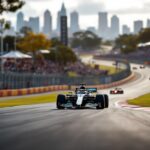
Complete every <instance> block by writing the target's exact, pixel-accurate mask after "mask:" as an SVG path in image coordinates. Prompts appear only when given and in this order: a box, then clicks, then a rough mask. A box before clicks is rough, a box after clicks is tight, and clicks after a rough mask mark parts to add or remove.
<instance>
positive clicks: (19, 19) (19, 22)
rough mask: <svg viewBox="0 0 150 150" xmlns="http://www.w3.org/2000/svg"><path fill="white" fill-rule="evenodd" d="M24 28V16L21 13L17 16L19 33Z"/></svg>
mask: <svg viewBox="0 0 150 150" xmlns="http://www.w3.org/2000/svg"><path fill="white" fill-rule="evenodd" d="M23 26H24V14H23V13H22V12H19V13H18V14H17V27H16V29H17V32H20V29H21V28H22V27H23Z"/></svg>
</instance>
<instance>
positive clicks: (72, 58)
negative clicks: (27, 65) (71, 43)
mask: <svg viewBox="0 0 150 150" xmlns="http://www.w3.org/2000/svg"><path fill="white" fill-rule="evenodd" d="M46 58H47V59H50V60H51V61H53V62H55V63H58V64H59V65H60V66H65V65H66V64H67V63H74V62H76V61H77V57H76V55H75V54H74V52H73V51H72V50H71V49H70V48H68V47H66V46H64V45H59V46H58V47H57V48H53V49H52V50H51V52H50V54H48V55H47V56H46Z"/></svg>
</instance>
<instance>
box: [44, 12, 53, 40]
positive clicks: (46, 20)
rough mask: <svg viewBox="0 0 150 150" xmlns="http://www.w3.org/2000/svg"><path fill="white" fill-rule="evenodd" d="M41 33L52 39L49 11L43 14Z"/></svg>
mask: <svg viewBox="0 0 150 150" xmlns="http://www.w3.org/2000/svg"><path fill="white" fill-rule="evenodd" d="M43 33H44V34H45V35H46V36H47V37H49V38H50V37H52V35H51V34H52V16H51V13H50V11H49V10H46V11H45V12H44V26H43Z"/></svg>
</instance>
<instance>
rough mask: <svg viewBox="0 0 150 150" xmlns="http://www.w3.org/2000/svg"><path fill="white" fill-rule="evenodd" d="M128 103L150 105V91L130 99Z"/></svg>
mask: <svg viewBox="0 0 150 150" xmlns="http://www.w3.org/2000/svg"><path fill="white" fill-rule="evenodd" d="M128 103H129V104H131V105H138V106H142V107H150V93H149V94H146V95H143V96H140V97H138V98H135V99H132V100H128Z"/></svg>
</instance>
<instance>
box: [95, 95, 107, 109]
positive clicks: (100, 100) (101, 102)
mask: <svg viewBox="0 0 150 150" xmlns="http://www.w3.org/2000/svg"><path fill="white" fill-rule="evenodd" d="M95 100H96V103H97V106H96V109H104V108H105V101H104V96H103V95H96V99H95Z"/></svg>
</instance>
